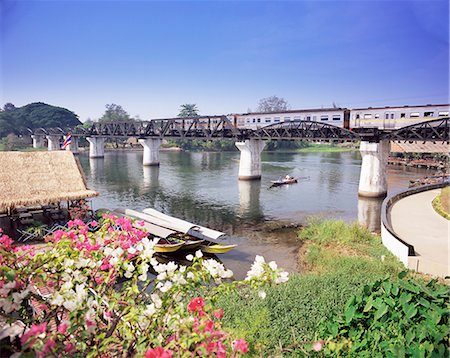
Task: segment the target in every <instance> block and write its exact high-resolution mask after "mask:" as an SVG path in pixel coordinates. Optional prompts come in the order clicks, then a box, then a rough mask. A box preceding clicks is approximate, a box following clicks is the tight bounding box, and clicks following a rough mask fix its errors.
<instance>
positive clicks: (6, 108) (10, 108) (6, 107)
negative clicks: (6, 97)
mask: <svg viewBox="0 0 450 358" xmlns="http://www.w3.org/2000/svg"><path fill="white" fill-rule="evenodd" d="M15 109H16V106H15V105H13V104H12V103H9V102H8V103H5V105H4V106H3V110H4V111H13V110H15Z"/></svg>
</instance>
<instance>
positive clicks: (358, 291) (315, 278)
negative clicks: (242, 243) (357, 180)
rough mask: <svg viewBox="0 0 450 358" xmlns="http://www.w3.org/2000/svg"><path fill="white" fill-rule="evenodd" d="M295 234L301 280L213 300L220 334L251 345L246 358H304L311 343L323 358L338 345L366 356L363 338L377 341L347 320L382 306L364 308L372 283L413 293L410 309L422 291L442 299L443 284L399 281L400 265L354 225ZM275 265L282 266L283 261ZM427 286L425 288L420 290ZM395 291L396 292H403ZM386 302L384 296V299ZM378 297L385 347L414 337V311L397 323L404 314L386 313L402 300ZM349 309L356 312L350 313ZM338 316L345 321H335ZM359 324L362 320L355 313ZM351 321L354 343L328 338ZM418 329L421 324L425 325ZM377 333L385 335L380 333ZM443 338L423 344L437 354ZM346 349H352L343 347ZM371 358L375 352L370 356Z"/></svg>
mask: <svg viewBox="0 0 450 358" xmlns="http://www.w3.org/2000/svg"><path fill="white" fill-rule="evenodd" d="M298 235H299V237H298V240H299V242H301V248H300V250H299V253H298V254H299V255H298V260H299V264H300V266H301V268H302V273H301V274H290V278H289V281H288V282H287V283H286V284H285V285H283V286H280V287H270V288H269V289H266V290H264V291H262V292H261V291H259V292H257V293H255V292H250V291H245V292H243V293H242V292H241V293H238V294H230V295H226V296H224V297H222V298H221V299H220V300H219V304H220V306H221V307H223V309H224V311H225V316H224V326H225V328H226V329H229V330H230V331H231V332H233V333H235V334H238V335H240V336H243V337H244V338H245V339H246V340H247V342H251V344H252V353H253V354H254V355H255V356H283V357H284V356H306V355H309V354H311V353H312V354H314V353H313V352H311V351H312V350H313V349H312V345H313V343H314V342H316V343H317V342H321V344H320V348H318V350H322V349H326V350H327V349H328V351H327V353H325V352H324V354H325V356H336V355H337V356H339V351H338V352H337V354H336V351H335V348H336V344H337V342H339V341H340V342H339V344H342V345H341V348H340V349H342V350H343V351H346V350H347V351H349V352H350V351H352V349H356V352H358V349H361V351H359V354H357V353H353V356H358V355H360V354H362V355H364V353H366V354H368V352H369V351H371V350H370V349H373V348H370V349H369V348H366V347H365V346H364V336H365V335H368V336H367V337H368V338H366V339H370V342H369V343H366V345H367V346H369V345H371V344H372V342H376V338H375V336H372V334H374V333H372V332H369V331H370V328H364V329H363V330H361V331H360V333H359V332H358V330H360V329H361V328H358V327H362V326H363V324H364V322H360V321H358V322H357V323H356V320H357V318H356V316H355V318H354V317H353V315H354V314H355V312H356V311H357V310H361V311H362V310H363V308H364V312H365V313H364V315H366V316H368V317H369V316H371V315H375V317H376V315H380V313H379V307H381V306H378V303H377V304H375V303H374V304H373V305H372V304H370V306H369V303H370V302H372V301H370V300H371V299H372V298H371V297H372V296H370V293H371V290H374V291H376V290H378V287H379V286H374V285H373V284H374V282H377V281H378V280H384V281H383V282H384V283H383V286H382V287H396V285H400V287H403V286H402V285H407V287H410V289H411V290H414V292H416V293H419V294H417V296H414V298H411V299H412V302H414V300H415V299H419V298H420V297H427V299H428V298H429V297H430V296H426V295H423V294H421V292H422V290H431V292H439V294H437V293H436V297H438V295H440V296H439V297H442V296H445V297H448V293H446V287H445V286H444V285H437V286H433V284H431V283H429V284H428V283H422V281H421V279H417V278H416V275H411V274H410V275H408V277H407V278H404V275H403V274H402V275H400V276H401V278H398V277H397V276H398V275H399V272H400V271H401V270H402V265H401V264H400V262H399V261H398V260H397V259H396V258H395V257H394V256H393V255H391V254H390V253H389V251H388V250H387V249H386V248H385V247H384V246H383V245H382V243H381V239H380V237H379V236H377V235H372V234H371V233H370V232H368V231H367V230H366V229H364V228H362V227H360V226H359V225H357V224H345V223H344V222H342V221H330V220H327V221H313V222H311V223H310V224H309V225H308V226H306V227H305V228H303V229H301V230H300V231H299V233H298ZM278 264H279V265H280V266H282V262H278ZM379 285H380V284H379ZM425 285H427V287H429V288H423V287H424V286H425ZM435 289H436V291H434V290H435ZM385 290H386V289H385ZM397 290H398V291H397V292H401V290H402V289H401V288H400V289H399V288H397ZM387 295H390V292H388V293H387ZM352 296H354V297H365V298H364V299H365V300H366V301H363V303H362V306H361V304H360V303H358V302H361V298H359V301H352V299H351V298H352ZM376 297H379V298H377V300H380V304H382V305H383V307H385V308H386V311H385V312H384V313H383V315H384V314H387V315H386V316H385V317H384V318H383V320H382V321H381V322H380V323H381V324H383V322H388V323H389V324H391V325H392V327H393V328H392V329H390V330H389V331H386V334H385V335H384V338H383V339H384V340H386V341H392V342H394V341H396V340H400V341H402V339H404V338H401V337H404V335H405V332H406V331H408V332H410V334H414V335H415V334H416V332H418V331H419V330H420V329H421V324H417V323H416V322H418V321H419V320H420V319H421V318H420V317H418V316H419V314H418V313H417V312H416V313H414V316H416V317H415V318H412V317H411V319H410V320H409V322H408V321H404V320H403V315H396V314H395V313H389V311H388V307H389V306H388V303H389V305H392V307H397V305H400V304H401V303H400V301H399V297H400V294H398V295H397V296H394V295H393V297H386V301H383V300H384V297H383V296H382V295H381V294H376ZM401 297H403V296H401ZM440 299H441V298H440ZM356 300H358V298H357V299H356ZM431 300H432V301H433V299H431ZM386 302H388V303H386ZM438 302H440V301H438V300H437V301H436V302H433V304H439V305H440V306H445V305H443V304H442V302H441V303H438ZM414 303H415V302H414ZM424 304H425V303H424ZM426 304H428V303H426ZM352 305H353V306H354V307H355V308H354V310H355V311H354V312H353V311H352V312H353V313H350V311H349V309H353V306H352ZM360 307H362V308H360ZM442 308H443V307H442ZM400 309H401V308H400ZM439 309H441V308H439ZM377 310H378V311H377ZM424 314H425V313H424ZM342 316H344V317H343V318H341V317H342ZM357 317H364V316H363V314H362V313H358V316H357ZM352 320H354V321H355V326H354V328H352V329H353V332H354V336H353V337H350V338H348V340H342V337H345V336H346V333H345V332H346V331H345V329H346V328H343V331H342V333H340V334H341V335H342V337H339V334H332V333H330V330H329V329H331V330H334V329H336V330H337V331H336V332H340V331H339V327H340V324H341V323H340V322H347V324H351V323H353V321H352ZM369 322H374V321H369ZM400 322H401V323H400ZM422 322H423V324H425V321H422ZM447 322H448V319H447V318H445V317H442V318H440V319H438V320H437V321H435V322H433V321H432V319H431V318H429V319H428V320H427V321H426V324H428V325H430V327H431V325H433V326H439V329H443V328H442V327H444V328H445V327H446V324H447ZM329 327H332V328H329ZM334 327H335V328H334ZM377 329H378V330H380V329H381V330H383V328H380V327H379V328H377ZM433 329H435V327H433ZM347 332H348V331H347ZM367 332H368V333H367ZM425 336H426V335H425ZM425 336H424V337H425ZM444 336H445V334H444ZM447 336H448V334H447ZM442 337H443V336H437V337H436V338H435V337H433V336H431V335H429V336H426V338H425V340H427V342H428V344H429V343H430V342H431V344H432V345H433V346H434V347H437V346H439V345H442V344H443V342H445V339H442ZM351 343H353V345H350V346H349V344H351ZM373 344H375V343H373ZM325 346H326V347H325ZM365 349H368V350H367V351H365ZM408 349H409V348H408ZM376 351H377V352H382V353H381V354H380V356H386V354H387V352H389V347H385V346H378V347H377V348H376ZM373 352H375V351H373V350H372V353H373ZM341 353H342V355H344V356H345V355H347V354H344V353H343V352H341ZM348 355H350V356H352V354H348Z"/></svg>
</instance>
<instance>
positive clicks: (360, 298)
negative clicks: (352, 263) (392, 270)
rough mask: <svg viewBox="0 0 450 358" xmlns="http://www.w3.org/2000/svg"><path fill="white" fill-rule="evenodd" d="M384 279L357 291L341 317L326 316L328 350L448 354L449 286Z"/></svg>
mask: <svg viewBox="0 0 450 358" xmlns="http://www.w3.org/2000/svg"><path fill="white" fill-rule="evenodd" d="M405 275H406V273H405V272H402V273H400V274H399V278H398V279H397V280H394V281H393V280H392V279H391V278H389V277H388V278H385V279H384V280H378V281H376V282H374V283H372V284H369V285H367V286H365V287H364V289H363V291H362V294H360V295H355V296H353V297H352V298H351V299H350V300H349V302H348V303H347V305H346V306H345V310H344V312H342V313H341V314H340V315H339V317H338V318H337V319H334V320H327V321H323V322H322V324H321V328H320V331H319V332H320V334H321V338H326V340H327V341H328V342H329V343H328V344H327V345H326V348H325V349H326V351H325V353H329V354H333V355H340V354H348V355H349V356H359V357H373V356H377V357H378V356H379V357H400V356H401V357H405V356H408V357H425V356H427V357H431V356H434V357H443V356H445V355H446V354H448V342H449V332H448V315H449V305H448V298H449V294H448V287H447V286H445V285H441V284H438V283H437V282H436V281H429V282H428V283H426V282H423V281H419V280H415V279H413V278H405Z"/></svg>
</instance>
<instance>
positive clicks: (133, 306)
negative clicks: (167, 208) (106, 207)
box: [0, 215, 287, 357]
mask: <svg viewBox="0 0 450 358" xmlns="http://www.w3.org/2000/svg"><path fill="white" fill-rule="evenodd" d="M141 224H142V223H141ZM141 226H142V225H141ZM69 227H70V228H69V230H67V231H57V232H55V233H54V235H53V236H52V237H50V238H48V243H47V245H46V246H45V247H43V248H42V249H39V250H36V249H35V248H34V247H31V246H20V247H18V246H17V247H16V246H14V245H13V242H12V240H11V239H10V238H8V237H7V236H6V235H2V234H1V232H0V314H1V315H3V316H4V317H6V318H7V320H8V322H10V323H12V322H15V321H21V322H23V324H24V325H25V327H26V328H25V329H23V330H20V332H17V330H16V331H15V332H12V333H11V339H12V341H11V342H12V343H11V345H12V346H13V348H14V349H15V350H17V351H32V352H34V353H36V355H37V356H38V357H43V356H48V355H71V356H75V357H77V356H79V357H85V356H88V357H89V356H99V357H108V356H118V355H121V356H135V355H137V356H144V357H172V356H177V357H184V356H186V357H187V356H189V357H192V356H206V355H207V356H216V357H225V356H234V357H238V356H240V355H244V354H246V353H247V351H248V349H249V347H248V344H247V342H245V341H244V340H243V339H239V337H232V336H231V335H230V334H229V333H227V332H226V331H224V330H223V329H222V326H221V318H222V317H223V315H224V312H223V310H221V309H220V308H219V307H215V303H216V300H217V297H218V296H219V295H220V294H221V293H223V292H229V291H232V290H237V289H238V288H239V287H240V286H251V287H254V288H258V289H259V290H260V292H262V291H261V290H263V288H264V285H272V284H277V283H282V282H285V281H286V280H287V273H285V272H283V271H282V270H280V269H278V268H277V266H276V264H275V263H274V262H270V263H268V264H266V263H265V261H264V259H263V258H262V257H260V256H257V258H256V260H255V263H254V264H253V266H252V269H251V270H250V271H249V273H248V277H247V278H246V280H244V281H231V280H230V279H231V278H232V276H233V273H232V272H231V271H230V270H227V269H225V267H224V266H223V265H222V264H221V263H219V262H217V261H215V260H213V259H204V258H203V257H202V253H201V252H200V251H198V252H197V253H196V254H195V255H188V256H187V257H186V258H187V259H188V260H190V261H192V265H191V266H188V267H187V266H181V265H178V264H176V263H174V262H161V261H159V260H158V258H157V256H155V254H154V253H155V252H154V245H155V241H153V240H151V239H149V234H148V233H147V232H146V231H145V230H143V229H141V228H140V227H139V225H138V224H137V223H134V222H132V221H131V220H128V219H125V218H117V217H115V216H112V215H104V216H103V219H102V220H101V224H99V223H96V222H91V223H90V224H88V225H87V224H85V223H83V222H82V221H81V220H78V219H77V220H73V221H71V222H69ZM92 229H95V230H92ZM260 296H261V295H260ZM15 338H20V339H19V340H17V339H15ZM236 338H238V339H236ZM14 339H15V340H14Z"/></svg>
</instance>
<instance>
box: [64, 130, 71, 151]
mask: <svg viewBox="0 0 450 358" xmlns="http://www.w3.org/2000/svg"><path fill="white" fill-rule="evenodd" d="M70 143H72V134H70V133H68V134H67V136H66V139H65V140H64V143H63V145H62V146H61V149H66V147H67V146H68V145H69V144H70Z"/></svg>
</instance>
